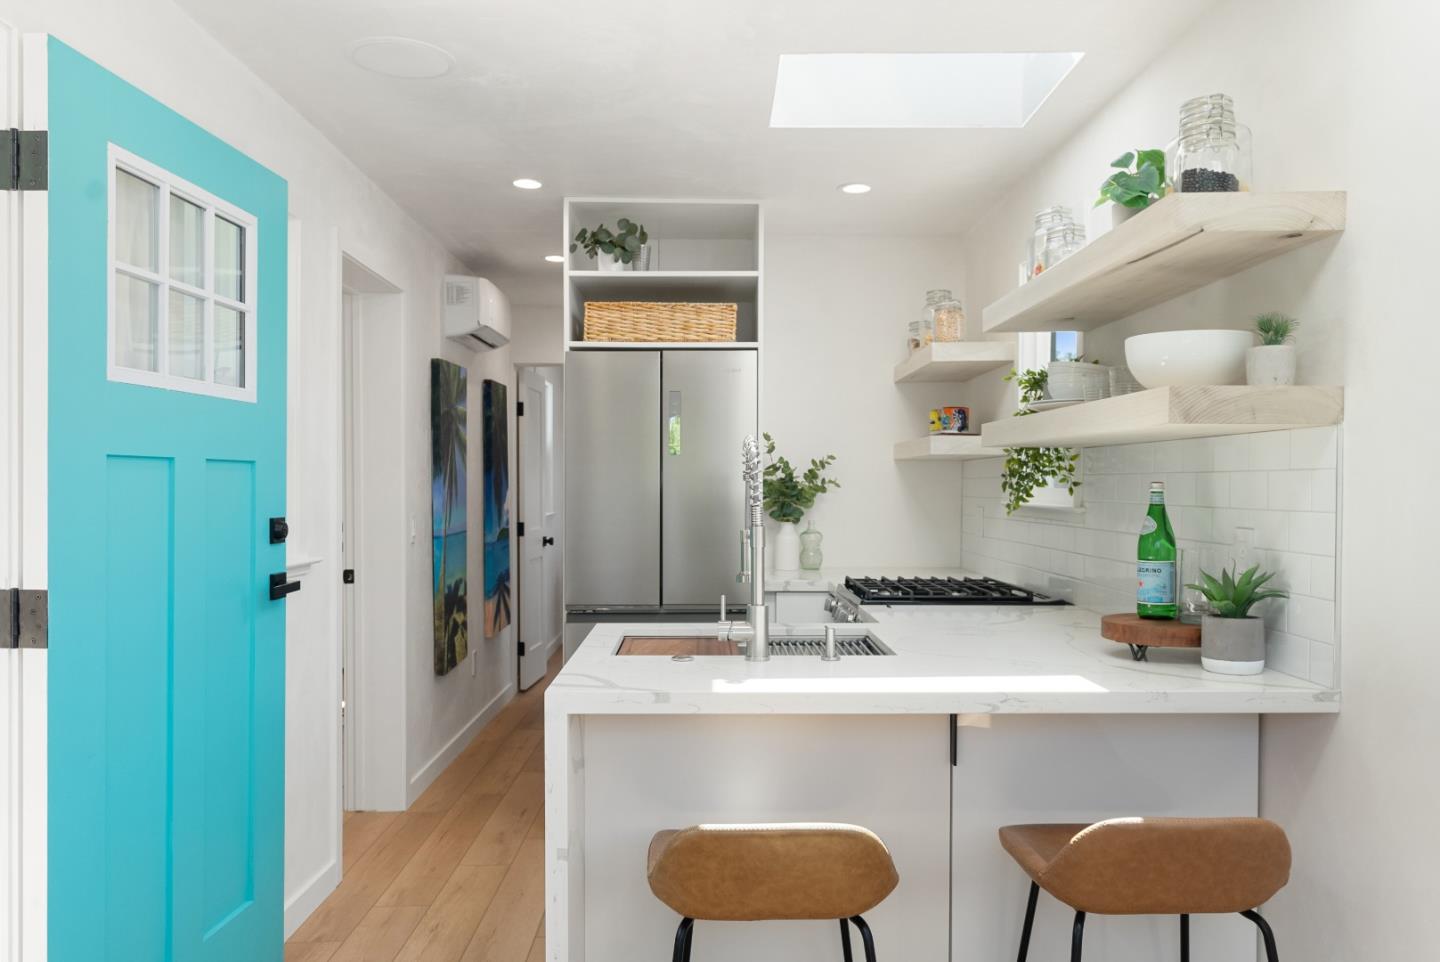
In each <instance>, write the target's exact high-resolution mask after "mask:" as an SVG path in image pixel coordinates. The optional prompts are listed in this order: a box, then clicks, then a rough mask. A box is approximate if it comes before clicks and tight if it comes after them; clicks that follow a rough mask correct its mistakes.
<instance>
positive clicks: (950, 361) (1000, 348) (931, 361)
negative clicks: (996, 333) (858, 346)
mask: <svg viewBox="0 0 1440 962" xmlns="http://www.w3.org/2000/svg"><path fill="white" fill-rule="evenodd" d="M1014 364H1015V342H1014V341H936V342H934V343H933V344H928V345H926V346H925V347H922V348H920V349H919V350H917V351H913V352H912V353H911V354H910V356H909V357H908V358H906V359H905V360H903V361H901V362H900V363H899V364H897V365H895V383H896V384H913V383H917V382H935V381H951V382H960V381H968V380H970V379H971V378H973V377H976V376H978V375H981V374H984V373H986V372H987V371H994V370H996V369H998V368H1005V367H1011V366H1013V365H1014Z"/></svg>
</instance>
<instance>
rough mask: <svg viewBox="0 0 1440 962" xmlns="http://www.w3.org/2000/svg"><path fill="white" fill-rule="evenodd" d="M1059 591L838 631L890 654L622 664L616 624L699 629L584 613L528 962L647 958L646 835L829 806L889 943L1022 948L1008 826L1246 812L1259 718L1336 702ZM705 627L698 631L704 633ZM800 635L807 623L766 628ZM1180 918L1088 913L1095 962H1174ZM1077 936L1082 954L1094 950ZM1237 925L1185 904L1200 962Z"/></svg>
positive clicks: (1053, 944) (548, 716)
mask: <svg viewBox="0 0 1440 962" xmlns="http://www.w3.org/2000/svg"><path fill="white" fill-rule="evenodd" d="M1098 626H1099V617H1098V615H1096V614H1095V613H1093V612H1091V611H1087V610H1085V609H1083V608H1077V607H1068V606H1067V607H1051V608H1036V607H976V608H966V609H964V610H960V611H955V612H953V613H950V614H947V615H946V616H945V617H944V618H943V619H940V620H936V621H935V622H933V623H929V622H921V623H917V622H906V623H894V624H887V623H879V624H869V625H864V626H853V627H852V626H847V627H844V628H842V629H841V632H842V636H847V637H848V636H856V635H860V634H864V633H868V634H869V636H870V637H871V638H872V639H873V640H874V641H875V642H876V644H877V645H878V646H879V648H880V649H882V650H883V651H884V652H886V653H887V654H883V655H879V656H869V657H847V658H843V659H842V660H841V661H839V662H835V663H827V662H823V661H821V660H820V659H819V658H816V657H775V658H772V659H771V660H770V661H769V662H767V663H763V664H759V663H751V662H747V661H746V660H745V659H744V658H740V657H695V658H693V659H692V660H688V661H676V660H672V659H671V658H669V657H658V656H648V657H622V656H617V655H616V654H615V652H616V651H617V649H618V648H619V646H620V643H621V641H622V639H623V638H624V637H626V636H627V635H640V634H645V635H665V636H670V637H675V636H685V635H697V636H699V635H703V634H705V633H706V632H707V628H706V627H705V626H700V625H688V626H656V625H654V624H647V625H645V626H643V627H639V626H627V625H623V624H610V625H600V626H598V627H597V628H595V629H594V630H593V631H592V632H591V634H590V635H589V637H588V638H587V639H586V640H585V641H584V643H583V644H582V645H581V646H580V648H579V650H578V651H577V652H576V654H575V655H574V657H572V658H571V660H570V661H569V663H568V664H567V665H566V666H565V668H564V670H563V671H562V672H561V674H560V675H559V676H558V677H557V678H556V680H555V681H554V683H553V684H552V685H551V687H550V689H549V691H548V692H547V695H546V704H545V759H546V813H545V818H546V833H547V854H546V857H547V875H548V885H547V905H546V955H547V957H548V958H549V959H551V960H553V962H563V960H568V962H582V960H583V962H620V960H627V959H641V958H663V957H664V956H665V953H666V951H667V944H668V942H669V941H670V940H671V939H672V938H673V931H674V926H675V923H676V921H677V920H676V919H675V918H674V917H672V914H671V913H670V912H669V911H668V910H667V909H666V908H665V907H664V906H662V905H661V904H660V903H659V902H658V901H657V900H655V899H654V897H653V896H652V895H651V894H650V892H649V891H648V888H647V886H646V881H645V852H646V846H647V844H648V842H649V839H650V836H651V835H652V834H653V833H654V832H656V831H658V830H660V829H664V828H675V827H680V826H684V825H688V824H694V823H702V822H747V821H749V822H754V821H846V822H855V823H858V824H863V825H866V826H867V827H869V828H871V829H873V830H874V831H875V832H876V833H877V834H879V835H880V837H881V838H883V839H884V840H885V841H886V843H887V844H888V845H889V846H890V848H891V851H892V853H893V855H894V858H895V861H896V864H897V867H898V868H899V871H900V877H901V882H900V887H899V888H898V889H897V890H896V891H895V893H894V894H892V895H891V896H890V898H889V899H887V900H886V902H885V903H883V904H882V905H881V906H879V907H878V908H877V909H876V910H875V911H874V912H873V913H872V914H871V922H872V924H873V925H874V926H875V932H876V938H877V940H878V943H879V946H880V950H881V953H882V954H883V955H885V956H886V957H889V958H895V959H904V960H905V962H942V960H945V959H956V960H960V959H996V958H1005V957H1009V956H1010V955H1011V954H1013V952H1014V946H1015V941H1016V939H1017V938H1018V933H1019V925H1020V919H1021V916H1022V914H1023V910H1024V894H1025V890H1026V880H1025V878H1024V876H1023V875H1021V874H1020V873H1019V872H1018V870H1017V869H1015V868H1014V866H1013V864H1011V863H1010V861H1009V859H1008V857H1007V856H1005V855H1004V853H1003V852H1001V850H1000V848H999V846H998V844H997V843H996V840H995V831H996V829H997V828H998V826H999V825H1001V824H1006V823H1013V822H1026V821H1071V820H1073V821H1087V820H1098V819H1101V818H1105V817H1114V816H1122V815H1175V814H1188V815H1220V814H1227V815H1245V814H1255V813H1256V812H1257V811H1258V774H1259V773H1258V768H1259V761H1258V752H1259V732H1258V728H1259V722H1258V716H1259V715H1261V714H1266V713H1330V712H1335V711H1337V710H1338V708H1339V693H1338V692H1337V691H1334V690H1329V689H1326V688H1323V687H1320V686H1317V685H1313V684H1310V683H1308V682H1305V681H1301V680H1298V679H1295V678H1292V677H1290V676H1287V675H1284V674H1280V673H1278V672H1273V671H1267V672H1265V673H1264V674H1262V675H1257V676H1253V677H1248V678H1243V679H1235V678H1222V677H1220V676H1216V675H1210V674H1206V673H1205V672H1203V671H1202V670H1201V669H1200V667H1199V666H1198V665H1197V664H1195V663H1194V661H1195V659H1194V656H1193V654H1192V655H1188V656H1187V655H1184V654H1176V653H1173V652H1161V651H1156V652H1152V654H1151V661H1150V662H1148V663H1137V662H1134V661H1132V660H1131V658H1130V655H1129V653H1128V652H1127V650H1126V649H1125V647H1124V646H1123V645H1117V644H1114V643H1112V642H1109V641H1105V640H1104V639H1102V638H1101V637H1100V634H1099V627H1098ZM708 630H709V631H710V632H711V634H712V637H713V629H708ZM794 633H801V634H805V635H809V636H812V637H813V636H814V635H815V634H816V629H814V628H810V629H808V630H804V629H786V628H781V627H778V626H777V627H776V628H775V629H773V631H772V634H771V638H772V644H773V643H774V640H775V639H779V638H784V637H786V635H787V634H794ZM1172 929H1173V920H1166V919H1149V918H1117V919H1109V918H1097V919H1096V920H1095V924H1094V927H1093V930H1092V931H1093V934H1091V935H1090V936H1089V938H1088V939H1087V949H1091V951H1093V952H1094V955H1095V957H1096V958H1104V959H1106V960H1108V962H1131V960H1135V962H1139V960H1141V959H1144V960H1147V962H1148V960H1154V959H1157V958H1158V959H1163V960H1168V959H1170V958H1171V957H1172V955H1173V954H1174V953H1176V951H1177V949H1176V946H1175V939H1174V937H1173V930H1172ZM1068 930H1069V921H1068V916H1066V915H1065V914H1064V913H1063V911H1061V910H1059V909H1058V908H1057V907H1056V906H1053V905H1052V906H1049V907H1046V906H1043V905H1042V907H1041V911H1040V913H1039V915H1038V916H1037V927H1036V932H1035V937H1034V939H1033V940H1032V957H1035V958H1058V957H1064V950H1065V946H1067V945H1068ZM696 932H697V934H696V940H697V942H699V943H700V944H701V945H702V946H704V948H702V949H700V952H701V953H703V954H704V955H705V956H706V957H715V958H718V957H722V956H723V957H733V958H746V959H752V960H756V962H765V960H771V959H774V960H779V959H789V958H802V957H808V958H822V957H828V955H830V954H831V953H833V951H834V946H833V932H832V931H831V930H830V926H819V925H807V924H803V923H785V924H779V923H753V924H744V925H738V924H731V925H723V924H712V925H706V924H704V923H702V924H700V925H699V926H698V927H697V930H696ZM1092 947H1093V948H1092ZM1253 950H1254V932H1253V930H1250V929H1247V927H1246V926H1245V925H1244V924H1243V921H1242V922H1241V924H1235V923H1234V921H1233V920H1230V919H1225V918H1203V919H1197V920H1196V928H1195V955H1194V958H1195V959H1196V962H1210V960H1212V959H1213V960H1215V962H1219V960H1222V959H1241V958H1250V957H1253V955H1247V954H1246V953H1247V952H1250V953H1253Z"/></svg>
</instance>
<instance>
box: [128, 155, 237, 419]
mask: <svg viewBox="0 0 1440 962" xmlns="http://www.w3.org/2000/svg"><path fill="white" fill-rule="evenodd" d="M255 227H256V221H255V218H254V217H252V216H251V215H250V214H248V213H246V212H245V211H243V210H240V209H239V208H238V207H235V206H234V205H231V204H227V203H225V202H224V201H222V200H220V199H219V198H217V197H214V196H212V195H211V194H208V193H206V192H205V191H203V190H201V189H200V188H198V187H196V186H195V185H194V184H190V183H188V182H186V181H184V180H181V179H180V178H178V177H175V176H174V175H172V174H170V173H168V172H167V171H164V170H162V169H160V168H159V167H156V166H155V165H154V164H151V163H149V162H148V161H145V160H142V159H141V158H139V157H136V156H135V155H134V154H131V153H129V152H127V151H124V150H121V149H120V148H119V147H116V146H115V145H113V144H112V145H110V256H109V272H110V303H109V312H108V318H109V323H108V336H109V341H110V343H109V378H110V380H112V381H123V382H126V383H129V384H143V385H147V386H150V387H159V388H166V389H169V390H172V391H186V392H188V393H191V394H208V395H212V396H215V397H224V398H231V399H233V400H238V401H251V402H253V401H254V400H255V397H256V392H255V362H256V348H257V345H256V341H255V330H256V320H255V284H256V276H255V244H256V229H255Z"/></svg>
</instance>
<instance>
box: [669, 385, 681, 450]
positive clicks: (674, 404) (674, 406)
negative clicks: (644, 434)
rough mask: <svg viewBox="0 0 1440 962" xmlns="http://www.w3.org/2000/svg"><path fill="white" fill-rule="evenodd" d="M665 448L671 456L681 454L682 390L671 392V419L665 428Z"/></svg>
mask: <svg viewBox="0 0 1440 962" xmlns="http://www.w3.org/2000/svg"><path fill="white" fill-rule="evenodd" d="M665 450H666V452H667V453H669V455H670V456H671V457H677V456H679V454H680V392H679V391H671V392H670V420H669V422H668V423H667V424H666V428H665Z"/></svg>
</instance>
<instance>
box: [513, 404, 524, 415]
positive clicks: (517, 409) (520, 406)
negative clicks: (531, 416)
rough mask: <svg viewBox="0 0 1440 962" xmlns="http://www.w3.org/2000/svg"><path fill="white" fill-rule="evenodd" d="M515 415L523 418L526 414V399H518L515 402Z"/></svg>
mask: <svg viewBox="0 0 1440 962" xmlns="http://www.w3.org/2000/svg"><path fill="white" fill-rule="evenodd" d="M515 416H516V417H517V418H523V417H524V416H525V402H524V401H516V402H515Z"/></svg>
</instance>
